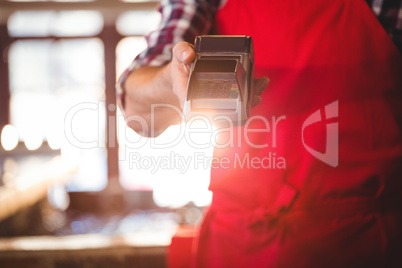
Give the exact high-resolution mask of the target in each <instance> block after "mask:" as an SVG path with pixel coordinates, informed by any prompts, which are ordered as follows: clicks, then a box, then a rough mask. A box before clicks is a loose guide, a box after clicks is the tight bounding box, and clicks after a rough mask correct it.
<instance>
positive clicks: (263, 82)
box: [254, 76, 269, 95]
mask: <svg viewBox="0 0 402 268" xmlns="http://www.w3.org/2000/svg"><path fill="white" fill-rule="evenodd" d="M268 84H269V78H268V77H265V76H264V77H260V78H257V79H255V81H254V93H255V94H257V95H261V94H262V92H263V91H264V90H265V89H266V87H267V86H268Z"/></svg>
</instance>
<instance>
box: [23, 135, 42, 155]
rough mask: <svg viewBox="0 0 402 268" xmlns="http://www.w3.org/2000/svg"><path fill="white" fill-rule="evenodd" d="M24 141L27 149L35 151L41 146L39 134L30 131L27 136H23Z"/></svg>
mask: <svg viewBox="0 0 402 268" xmlns="http://www.w3.org/2000/svg"><path fill="white" fill-rule="evenodd" d="M24 142H25V146H26V147H27V149H28V150H30V151H35V150H36V149H38V148H39V147H41V146H42V143H43V138H42V137H41V135H39V134H36V133H32V134H30V135H29V136H26V137H25V141H24Z"/></svg>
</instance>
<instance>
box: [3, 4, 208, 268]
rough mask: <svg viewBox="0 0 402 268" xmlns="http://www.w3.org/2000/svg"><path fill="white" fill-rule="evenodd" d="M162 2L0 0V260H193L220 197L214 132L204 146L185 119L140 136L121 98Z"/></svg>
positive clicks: (127, 263)
mask: <svg viewBox="0 0 402 268" xmlns="http://www.w3.org/2000/svg"><path fill="white" fill-rule="evenodd" d="M158 2H159V1H154V0H137V1H134V0H124V1H119V0H96V1H91V0H82V1H80V0H74V1H73V0H71V1H65V0H53V1H51V0H48V1H46V0H42V1H28V0H25V1H20V0H18V1H17V0H14V1H5V0H0V49H1V55H2V57H1V59H0V133H1V143H0V266H1V267H112V266H113V265H114V266H115V267H168V266H169V267H184V266H181V265H183V263H186V262H188V258H189V254H190V252H189V250H190V245H191V243H192V242H193V240H194V237H195V234H196V232H197V228H199V224H200V221H201V219H202V215H203V212H204V210H205V208H206V207H207V206H208V205H209V204H210V202H211V198H212V194H211V192H210V191H208V183H209V176H210V170H209V165H208V163H207V162H208V159H210V157H211V156H212V148H213V144H210V142H209V141H210V136H209V134H208V131H203V132H202V133H198V134H197V135H198V136H197V137H196V139H197V140H198V141H200V142H199V144H207V146H202V148H201V147H200V146H199V147H198V148H196V146H191V145H189V143H188V142H186V137H184V134H183V133H184V131H183V129H184V128H185V127H186V126H184V125H177V126H172V127H170V128H169V129H167V130H166V131H165V132H164V133H163V134H162V135H160V136H159V137H157V138H152V139H151V138H146V137H142V136H140V135H138V134H136V133H135V132H134V131H133V130H131V129H130V128H128V127H127V126H126V124H125V121H124V116H123V115H122V113H121V111H120V109H119V107H118V106H117V105H116V87H115V84H116V80H117V79H118V77H119V75H120V74H121V73H122V72H123V71H124V70H125V68H127V66H128V65H129V64H130V62H131V61H132V60H133V59H134V58H135V57H136V56H137V55H138V54H139V53H140V52H141V51H142V50H144V49H145V48H146V46H147V43H146V40H145V38H144V36H145V35H146V34H148V33H149V32H150V31H153V30H155V29H156V27H157V26H158V23H159V21H160V19H161V18H160V14H159V13H158V11H157V7H158ZM205 129H207V130H208V129H209V130H210V129H211V128H210V127H206V128H205ZM193 134H194V135H196V134H195V133H193ZM201 141H205V142H201ZM194 155H200V156H202V161H201V160H200V159H201V158H200V159H196V158H195V157H194ZM205 159H206V160H205ZM187 251H188V252H187Z"/></svg>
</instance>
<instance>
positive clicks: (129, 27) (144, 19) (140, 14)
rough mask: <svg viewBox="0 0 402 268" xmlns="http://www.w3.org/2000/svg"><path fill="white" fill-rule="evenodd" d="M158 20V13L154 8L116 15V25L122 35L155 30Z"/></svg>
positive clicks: (139, 33) (142, 33) (140, 33)
mask: <svg viewBox="0 0 402 268" xmlns="http://www.w3.org/2000/svg"><path fill="white" fill-rule="evenodd" d="M160 20H161V15H160V13H159V12H157V11H154V10H152V11H151V10H148V11H144V10H141V11H138V10H137V11H127V12H124V13H123V14H122V15H120V16H119V17H118V19H117V22H116V27H117V31H118V32H119V33H121V34H122V35H144V34H147V33H149V32H151V31H154V30H156V29H157V28H158V25H159V23H160Z"/></svg>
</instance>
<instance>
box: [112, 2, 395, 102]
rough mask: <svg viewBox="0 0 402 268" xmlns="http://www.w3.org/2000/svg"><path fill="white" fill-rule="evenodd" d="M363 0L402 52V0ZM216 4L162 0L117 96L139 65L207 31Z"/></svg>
mask: <svg viewBox="0 0 402 268" xmlns="http://www.w3.org/2000/svg"><path fill="white" fill-rule="evenodd" d="M366 2H367V4H368V5H369V6H370V7H371V9H372V10H373V12H374V14H375V15H376V16H377V18H378V20H379V21H380V23H381V24H382V26H383V27H384V29H385V30H386V31H387V32H388V34H389V35H390V36H391V38H392V39H393V41H394V43H395V44H396V46H397V47H398V49H399V51H402V0H366ZM219 5H220V1H219V0H162V1H161V3H160V7H159V11H160V13H161V14H162V22H161V25H160V27H159V30H158V31H155V32H151V33H150V34H149V35H148V36H147V37H146V38H147V42H148V48H147V49H146V50H145V51H143V52H142V53H141V54H139V55H138V56H137V58H136V59H135V60H134V61H133V62H132V63H131V65H130V66H129V67H128V68H127V69H126V70H125V71H124V73H123V74H122V75H121V77H120V79H119V81H118V84H117V89H118V91H117V92H118V94H119V95H120V98H119V99H120V100H121V101H123V100H124V96H123V92H124V90H123V85H124V81H125V80H126V77H127V76H128V74H129V73H130V72H132V71H133V70H135V69H137V68H139V67H141V66H161V65H164V64H166V63H168V62H169V61H170V60H171V58H172V48H173V46H174V45H175V44H176V43H178V42H181V41H187V42H193V40H194V39H195V37H196V36H197V35H202V34H208V33H209V32H210V30H211V26H212V22H213V19H214V16H215V14H216V11H217V10H218V8H219ZM122 104H123V106H124V103H123V102H122Z"/></svg>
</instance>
